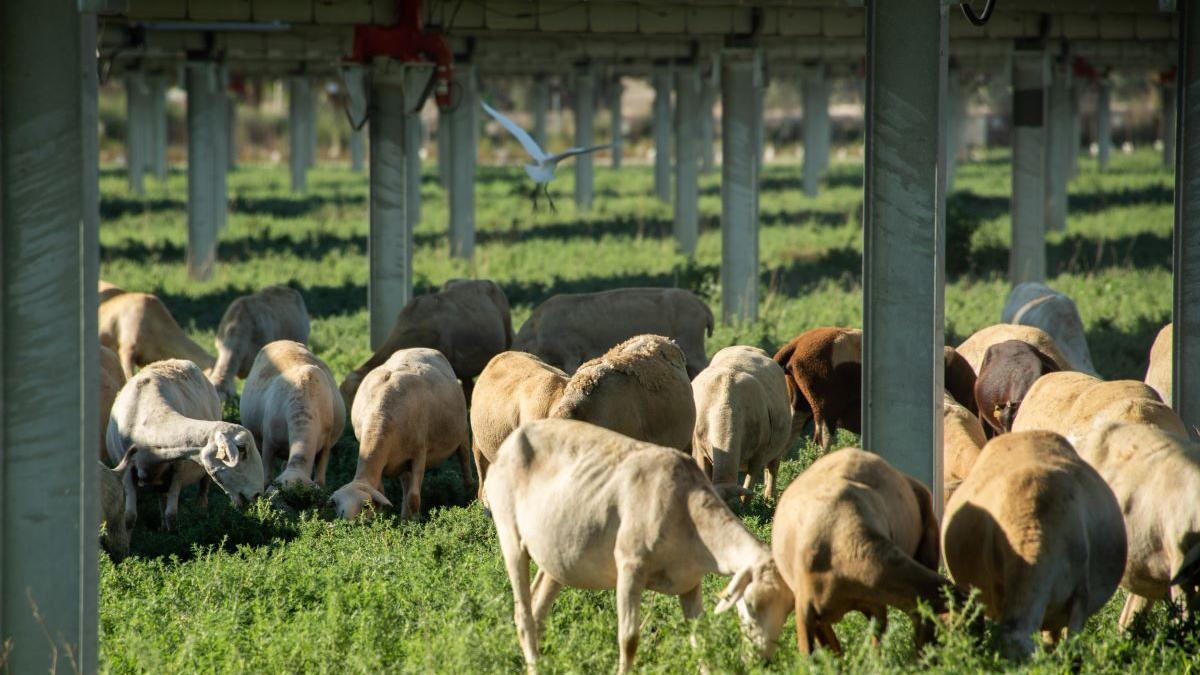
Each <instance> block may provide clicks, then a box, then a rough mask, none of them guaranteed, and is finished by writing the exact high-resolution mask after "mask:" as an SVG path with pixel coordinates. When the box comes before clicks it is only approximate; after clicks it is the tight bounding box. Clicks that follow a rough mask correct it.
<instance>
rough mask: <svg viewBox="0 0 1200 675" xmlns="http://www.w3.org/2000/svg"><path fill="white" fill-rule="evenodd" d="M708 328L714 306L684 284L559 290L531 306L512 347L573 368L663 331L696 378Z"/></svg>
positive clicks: (568, 369)
mask: <svg viewBox="0 0 1200 675" xmlns="http://www.w3.org/2000/svg"><path fill="white" fill-rule="evenodd" d="M712 331H713V314H712V310H711V309H709V308H708V305H706V304H705V303H704V301H703V300H701V299H700V298H699V297H697V296H696V295H695V294H694V293H692V292H691V291H687V290H684V289H682V288H618V289H615V290H611V291H601V292H599V293H562V294H559V295H555V296H552V297H550V298H549V299H547V300H546V301H545V302H543V303H542V304H540V305H538V306H537V307H534V308H533V313H532V314H530V315H529V319H528V320H526V321H525V323H524V325H522V326H521V330H520V331H518V332H517V336H516V338H514V340H513V349H517V350H520V351H524V352H530V353H531V354H537V355H538V356H539V357H541V358H542V359H543V360H544V361H545V362H546V363H549V364H550V365H552V366H557V367H559V368H562V369H563V370H565V371H566V372H568V373H574V372H575V370H576V369H577V368H579V366H580V365H582V364H583V363H584V362H585V361H589V360H591V359H594V358H596V357H598V356H600V355H602V354H604V353H605V352H607V351H608V350H610V349H612V348H613V347H614V346H615V345H617V344H619V343H621V342H624V341H625V340H628V339H629V338H632V337H633V336H635V335H648V334H652V335H663V336H666V337H669V338H671V339H673V340H675V341H676V344H678V345H679V348H680V349H681V350H682V351H683V355H684V357H685V358H686V359H687V373H688V377H695V376H696V374H697V373H699V372H700V371H701V370H703V369H704V367H705V365H707V364H708V358H707V357H706V355H705V351H704V337H705V335H708V336H710V337H711V336H712Z"/></svg>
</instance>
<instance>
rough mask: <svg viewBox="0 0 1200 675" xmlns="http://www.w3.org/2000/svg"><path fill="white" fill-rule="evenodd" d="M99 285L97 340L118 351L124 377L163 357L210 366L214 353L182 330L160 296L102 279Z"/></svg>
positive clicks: (206, 367) (205, 367)
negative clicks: (100, 296) (134, 291)
mask: <svg viewBox="0 0 1200 675" xmlns="http://www.w3.org/2000/svg"><path fill="white" fill-rule="evenodd" d="M100 287H101V290H102V292H103V293H102V296H103V298H104V299H103V300H102V301H101V303H100V320H99V332H100V344H102V345H104V346H105V347H108V348H109V349H111V350H113V352H115V353H116V354H117V357H118V358H119V359H120V361H121V369H122V370H124V371H125V379H129V378H131V377H133V374H134V372H135V370H136V369H137V368H140V367H143V366H146V365H148V364H150V363H154V362H155V361H163V360H166V359H188V360H189V361H191V362H192V363H195V364H196V365H197V366H200V367H201V368H202V369H208V368H212V366H213V363H214V360H213V357H212V356H211V355H209V353H208V352H206V351H204V349H203V348H202V347H201V346H200V345H198V344H196V343H195V342H192V340H191V338H189V337H188V336H187V335H186V334H185V333H184V332H183V329H182V328H180V327H179V324H178V323H176V322H175V317H173V316H171V312H169V311H168V310H167V306H166V305H164V304H163V302H162V300H159V299H158V298H157V297H155V296H153V295H150V294H149V293H130V292H126V291H122V290H121V289H120V288H117V287H116V286H113V285H112V284H108V283H106V282H103V281H102V282H100Z"/></svg>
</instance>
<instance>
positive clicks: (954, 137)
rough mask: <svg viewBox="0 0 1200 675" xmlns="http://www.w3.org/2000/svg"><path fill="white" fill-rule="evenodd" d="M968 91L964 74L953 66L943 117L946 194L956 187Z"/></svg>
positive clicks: (949, 76) (948, 82) (943, 158)
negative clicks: (963, 80)
mask: <svg viewBox="0 0 1200 675" xmlns="http://www.w3.org/2000/svg"><path fill="white" fill-rule="evenodd" d="M966 103H967V93H966V92H965V91H964V90H963V86H962V75H961V74H960V73H959V72H958V69H957V68H952V69H950V71H949V74H948V75H947V76H946V116H945V117H944V118H943V119H942V128H943V129H944V130H945V131H944V134H945V142H944V143H943V144H942V148H943V150H944V152H943V154H942V163H943V165H944V166H945V167H946V171H945V176H946V194H950V192H951V191H952V190H953V188H954V172H955V170H956V169H957V168H958V146H959V142H960V140H961V138H962V129H963V122H964V120H965V118H966V107H967V106H966Z"/></svg>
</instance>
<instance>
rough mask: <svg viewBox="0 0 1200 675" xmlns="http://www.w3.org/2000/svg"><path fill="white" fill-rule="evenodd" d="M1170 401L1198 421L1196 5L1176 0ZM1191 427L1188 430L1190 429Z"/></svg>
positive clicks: (1199, 99) (1199, 76) (1192, 423)
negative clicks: (1177, 55)
mask: <svg viewBox="0 0 1200 675" xmlns="http://www.w3.org/2000/svg"><path fill="white" fill-rule="evenodd" d="M1179 36H1180V40H1179V43H1180V44H1179V69H1178V73H1177V75H1176V79H1175V81H1176V82H1177V83H1178V84H1179V90H1178V92H1177V93H1176V96H1177V98H1178V110H1177V118H1176V119H1177V122H1178V123H1177V124H1176V127H1175V128H1176V135H1177V138H1176V148H1177V149H1178V154H1177V155H1176V157H1175V247H1174V261H1173V262H1174V271H1175V274H1174V280H1175V285H1174V302H1173V313H1174V322H1175V323H1174V327H1173V329H1172V331H1173V335H1172V340H1173V346H1174V349H1173V352H1172V359H1173V368H1172V381H1173V382H1174V385H1173V388H1172V395H1171V398H1172V405H1174V407H1175V411H1176V412H1178V413H1179V416H1180V417H1182V418H1183V421H1184V423H1185V424H1186V425H1187V428H1188V429H1192V430H1195V429H1196V428H1197V426H1198V425H1200V7H1196V5H1195V3H1191V2H1181V3H1179ZM1193 433H1194V431H1193Z"/></svg>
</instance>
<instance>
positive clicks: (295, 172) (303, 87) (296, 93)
mask: <svg viewBox="0 0 1200 675" xmlns="http://www.w3.org/2000/svg"><path fill="white" fill-rule="evenodd" d="M312 114H313V103H312V83H311V82H310V81H309V80H308V78H307V77H293V78H291V79H290V80H288V148H289V155H288V165H289V166H290V167H291V170H292V192H307V191H308V167H309V166H311V165H312V158H311V157H309V153H311V152H312V149H313V147H312V133H313V132H312V127H313V124H314V120H313V116H312Z"/></svg>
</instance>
